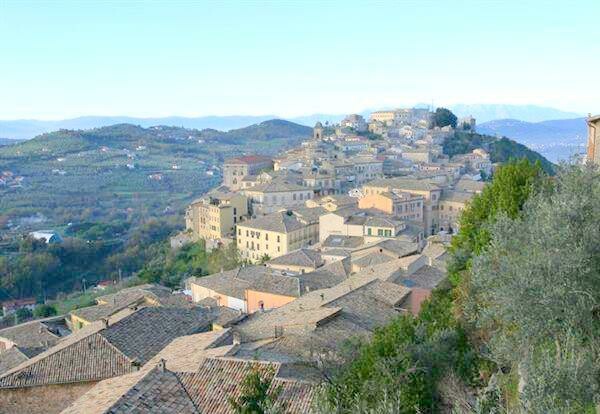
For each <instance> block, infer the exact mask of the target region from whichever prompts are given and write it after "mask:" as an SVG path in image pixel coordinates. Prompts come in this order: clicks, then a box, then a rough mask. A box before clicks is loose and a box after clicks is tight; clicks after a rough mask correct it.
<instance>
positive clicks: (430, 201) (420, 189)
mask: <svg viewBox="0 0 600 414" xmlns="http://www.w3.org/2000/svg"><path fill="white" fill-rule="evenodd" d="M362 188H363V191H362V192H363V194H364V195H367V196H368V195H373V194H381V193H385V192H388V193H389V192H395V193H410V194H413V195H419V196H423V198H424V208H423V224H424V226H425V233H426V234H435V233H436V232H437V231H438V230H439V223H438V214H437V210H438V204H439V201H440V197H441V195H442V188H440V187H439V186H438V185H437V184H435V183H433V182H431V181H429V180H423V179H421V180H420V179H415V178H405V177H398V178H387V179H381V180H374V181H371V182H369V183H366V184H365V185H363V187H362Z"/></svg>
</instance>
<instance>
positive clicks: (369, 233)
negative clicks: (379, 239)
mask: <svg viewBox="0 0 600 414" xmlns="http://www.w3.org/2000/svg"><path fill="white" fill-rule="evenodd" d="M367 234H368V235H369V236H370V235H371V227H369V228H368V229H367Z"/></svg>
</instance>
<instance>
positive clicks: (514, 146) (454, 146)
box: [443, 131, 554, 174]
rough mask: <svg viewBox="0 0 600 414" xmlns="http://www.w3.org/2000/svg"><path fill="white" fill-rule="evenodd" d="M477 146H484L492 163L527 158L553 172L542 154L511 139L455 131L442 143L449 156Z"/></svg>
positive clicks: (548, 171) (547, 171) (466, 151)
mask: <svg viewBox="0 0 600 414" xmlns="http://www.w3.org/2000/svg"><path fill="white" fill-rule="evenodd" d="M477 148H484V149H485V150H486V151H488V152H489V154H490V159H491V160H492V162H494V163H506V162H508V161H510V160H518V159H521V158H527V159H528V160H529V161H531V162H537V161H539V162H540V164H541V166H542V168H543V170H544V171H545V172H546V173H547V174H553V173H554V165H553V164H552V163H551V162H550V161H548V160H547V159H546V158H545V157H544V156H542V155H540V154H539V153H537V152H535V151H533V150H531V149H529V148H527V147H526V146H525V145H523V144H519V143H518V142H516V141H513V140H512V139H508V138H496V137H492V136H489V135H482V134H476V133H470V132H461V131H457V132H456V133H455V134H454V135H453V136H451V137H448V138H446V139H445V140H444V143H443V151H444V154H446V155H448V156H450V157H452V156H454V155H457V154H467V153H469V152H471V151H473V150H474V149H477Z"/></svg>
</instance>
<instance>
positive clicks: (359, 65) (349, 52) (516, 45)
mask: <svg viewBox="0 0 600 414" xmlns="http://www.w3.org/2000/svg"><path fill="white" fill-rule="evenodd" d="M598 16H600V1H598V0H591V1H552V2H548V1H528V0H519V1H511V0H504V1H459V0H457V1H427V0H419V1H394V2H384V1H369V2H361V1H351V0H346V1H290V0H287V1H285V0H281V1H277V2H259V1H177V0H175V1H100V0H96V1H93V0H89V1H60V2H57V1H50V0H39V1H24V0H0V119H63V118H71V117H76V116H84V115H129V116H138V117H158V116H172V115H179V116H204V115H265V114H273V115H279V116H288V117H289V116H298V115H305V114H312V113H351V112H358V111H362V110H365V109H371V108H381V107H390V106H392V107H393V106H400V105H409V104H415V103H431V102H433V103H434V104H435V105H444V104H446V105H449V104H452V103H473V104H475V103H500V104H535V105H543V106H550V107H555V108H559V109H562V110H567V111H575V112H580V113H588V112H595V113H598V112H600V82H599V81H598V77H599V74H600V43H598V39H600V23H599V20H598V19H599V18H598Z"/></svg>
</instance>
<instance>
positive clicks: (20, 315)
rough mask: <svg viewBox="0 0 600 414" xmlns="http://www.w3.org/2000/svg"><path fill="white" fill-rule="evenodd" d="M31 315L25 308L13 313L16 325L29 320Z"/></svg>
mask: <svg viewBox="0 0 600 414" xmlns="http://www.w3.org/2000/svg"><path fill="white" fill-rule="evenodd" d="M32 316H33V315H32V313H31V311H30V310H29V309H27V308H19V309H17V310H16V312H15V321H16V323H21V322H24V321H26V320H27V319H31V317H32Z"/></svg>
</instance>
